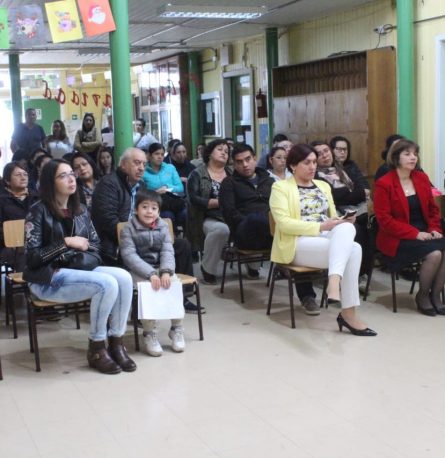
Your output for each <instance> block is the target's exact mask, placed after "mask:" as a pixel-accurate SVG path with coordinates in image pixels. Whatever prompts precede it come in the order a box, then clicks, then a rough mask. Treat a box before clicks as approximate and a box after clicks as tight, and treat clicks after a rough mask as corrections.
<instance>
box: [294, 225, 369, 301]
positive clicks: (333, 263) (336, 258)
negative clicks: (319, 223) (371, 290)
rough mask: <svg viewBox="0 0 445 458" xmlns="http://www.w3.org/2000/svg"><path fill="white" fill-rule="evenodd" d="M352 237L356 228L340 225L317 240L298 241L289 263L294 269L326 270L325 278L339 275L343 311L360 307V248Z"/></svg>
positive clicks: (310, 238) (299, 239)
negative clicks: (312, 268) (311, 268)
mask: <svg viewBox="0 0 445 458" xmlns="http://www.w3.org/2000/svg"><path fill="white" fill-rule="evenodd" d="M354 237H355V228H354V225H353V224H351V223H342V224H339V225H338V226H335V227H334V229H332V230H331V231H325V232H322V233H321V234H320V235H319V236H317V237H307V236H301V237H298V241H297V249H296V253H295V257H294V260H293V261H292V264H293V265H295V266H306V267H317V268H320V269H326V268H327V269H328V275H335V274H336V275H340V277H341V283H340V287H341V303H342V308H345V309H346V308H350V307H355V306H358V305H360V295H359V291H358V276H359V273H360V263H361V260H362V248H361V246H360V245H359V244H358V243H356V242H354Z"/></svg>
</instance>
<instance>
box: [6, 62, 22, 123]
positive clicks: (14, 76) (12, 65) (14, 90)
mask: <svg viewBox="0 0 445 458" xmlns="http://www.w3.org/2000/svg"><path fill="white" fill-rule="evenodd" d="M8 57H9V78H10V80H11V104H12V117H13V120H14V126H16V125H17V124H19V123H21V122H22V116H23V111H22V86H21V84H20V60H19V55H18V54H9V56H8Z"/></svg>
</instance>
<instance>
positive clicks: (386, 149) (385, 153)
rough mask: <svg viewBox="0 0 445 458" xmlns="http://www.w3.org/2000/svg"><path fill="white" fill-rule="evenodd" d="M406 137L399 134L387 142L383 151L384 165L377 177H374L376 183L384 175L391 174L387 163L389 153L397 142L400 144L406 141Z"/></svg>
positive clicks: (376, 173)
mask: <svg viewBox="0 0 445 458" xmlns="http://www.w3.org/2000/svg"><path fill="white" fill-rule="evenodd" d="M404 138H405V137H404V136H403V135H399V134H394V135H390V136H389V137H388V138H387V139H386V142H385V149H384V150H383V151H382V154H381V156H382V160H383V164H382V165H381V166H380V167H379V168H378V169H377V170H376V172H375V175H374V181H377V180H378V179H379V178H380V177H382V176H383V175H385V174H387V173H388V172H389V170H390V169H389V166H388V162H387V160H386V159H387V156H388V151H389V149H390V148H391V146H392V144H393V143H395V142H398V141H399V140H402V139H404Z"/></svg>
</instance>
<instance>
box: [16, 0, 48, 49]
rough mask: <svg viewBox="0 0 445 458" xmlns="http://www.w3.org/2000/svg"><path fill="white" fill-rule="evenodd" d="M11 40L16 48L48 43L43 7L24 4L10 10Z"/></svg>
mask: <svg viewBox="0 0 445 458" xmlns="http://www.w3.org/2000/svg"><path fill="white" fill-rule="evenodd" d="M9 21H10V24H11V29H10V34H11V37H10V38H11V41H12V42H15V47H16V48H31V47H33V46H36V45H44V44H46V28H45V24H44V21H43V13H42V8H41V7H40V6H39V5H24V6H17V7H15V8H11V9H10V10H9Z"/></svg>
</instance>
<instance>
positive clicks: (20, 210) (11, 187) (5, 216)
mask: <svg viewBox="0 0 445 458" xmlns="http://www.w3.org/2000/svg"><path fill="white" fill-rule="evenodd" d="M3 185H4V190H2V192H1V194H0V224H1V228H0V247H1V254H0V257H1V260H2V262H6V263H8V264H9V265H11V266H13V267H14V268H15V270H17V271H19V272H21V271H22V270H23V269H24V267H25V255H24V251H23V249H14V248H5V242H4V238H3V223H4V222H5V221H11V220H18V219H25V217H26V214H27V213H28V210H29V208H30V207H31V205H32V204H33V203H34V202H36V201H37V200H38V199H39V197H38V195H37V194H35V193H33V192H32V191H30V190H29V189H28V172H27V170H26V168H25V166H24V165H23V164H22V163H21V162H14V161H13V162H9V163H8V164H6V165H5V168H4V169H3Z"/></svg>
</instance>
